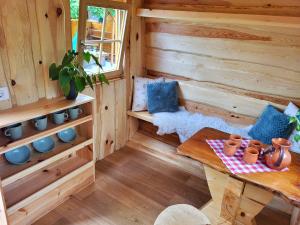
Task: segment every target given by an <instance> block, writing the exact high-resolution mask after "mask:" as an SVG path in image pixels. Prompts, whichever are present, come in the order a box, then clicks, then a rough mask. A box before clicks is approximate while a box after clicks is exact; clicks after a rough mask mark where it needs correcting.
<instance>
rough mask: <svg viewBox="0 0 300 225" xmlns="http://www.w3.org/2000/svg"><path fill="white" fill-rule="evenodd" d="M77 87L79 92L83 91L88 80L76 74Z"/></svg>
mask: <svg viewBox="0 0 300 225" xmlns="http://www.w3.org/2000/svg"><path fill="white" fill-rule="evenodd" d="M74 81H75V88H76V90H77V91H78V92H82V91H83V90H84V88H85V85H86V81H85V78H84V77H81V76H76V77H75V80H74Z"/></svg>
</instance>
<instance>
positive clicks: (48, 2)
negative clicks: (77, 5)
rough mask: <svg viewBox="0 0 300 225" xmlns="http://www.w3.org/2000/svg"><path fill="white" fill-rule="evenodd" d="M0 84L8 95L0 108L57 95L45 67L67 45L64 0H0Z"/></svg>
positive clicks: (67, 34) (68, 45)
mask: <svg viewBox="0 0 300 225" xmlns="http://www.w3.org/2000/svg"><path fill="white" fill-rule="evenodd" d="M0 3H1V8H0V36H1V37H0V87H4V86H6V87H9V90H10V95H11V98H10V100H9V101H5V102H3V101H1V102H0V109H5V108H10V107H12V106H17V105H24V104H28V103H32V102H35V101H37V100H38V99H40V98H44V97H47V98H52V97H56V96H58V95H59V94H60V93H59V89H58V88H57V86H56V83H55V82H52V81H50V80H49V78H48V66H49V65H50V64H51V63H52V62H57V61H60V60H61V58H62V56H63V55H64V52H65V50H66V47H68V48H70V47H71V37H70V35H71V34H70V24H69V23H66V21H68V19H69V18H70V15H69V1H68V0H43V1H39V0H26V1H20V0H1V1H0Z"/></svg>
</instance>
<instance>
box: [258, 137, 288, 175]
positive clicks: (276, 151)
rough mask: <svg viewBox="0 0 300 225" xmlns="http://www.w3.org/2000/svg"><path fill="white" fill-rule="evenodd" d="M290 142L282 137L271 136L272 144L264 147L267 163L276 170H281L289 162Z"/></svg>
mask: <svg viewBox="0 0 300 225" xmlns="http://www.w3.org/2000/svg"><path fill="white" fill-rule="evenodd" d="M290 147H291V142H290V141H288V140H286V139H284V138H273V139H272V146H269V147H268V148H266V149H265V151H264V153H263V154H264V155H265V159H266V163H267V165H268V166H269V167H270V168H272V169H276V170H282V169H283V168H285V167H287V166H288V165H290V163H291V154H290V152H289V150H290Z"/></svg>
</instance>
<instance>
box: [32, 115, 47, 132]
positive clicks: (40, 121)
mask: <svg viewBox="0 0 300 225" xmlns="http://www.w3.org/2000/svg"><path fill="white" fill-rule="evenodd" d="M47 121H48V118H47V116H40V117H38V118H35V119H34V126H35V128H36V129H37V130H46V129H47Z"/></svg>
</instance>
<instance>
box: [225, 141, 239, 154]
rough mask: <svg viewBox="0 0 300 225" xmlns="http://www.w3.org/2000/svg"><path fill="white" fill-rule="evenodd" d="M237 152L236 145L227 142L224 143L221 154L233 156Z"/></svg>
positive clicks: (233, 142) (232, 142)
mask: <svg viewBox="0 0 300 225" xmlns="http://www.w3.org/2000/svg"><path fill="white" fill-rule="evenodd" d="M237 150H238V143H236V142H235V141H232V140H227V141H225V142H224V149H223V152H224V154H225V155H227V156H233V155H234V154H235V152H236V151H237Z"/></svg>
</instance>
